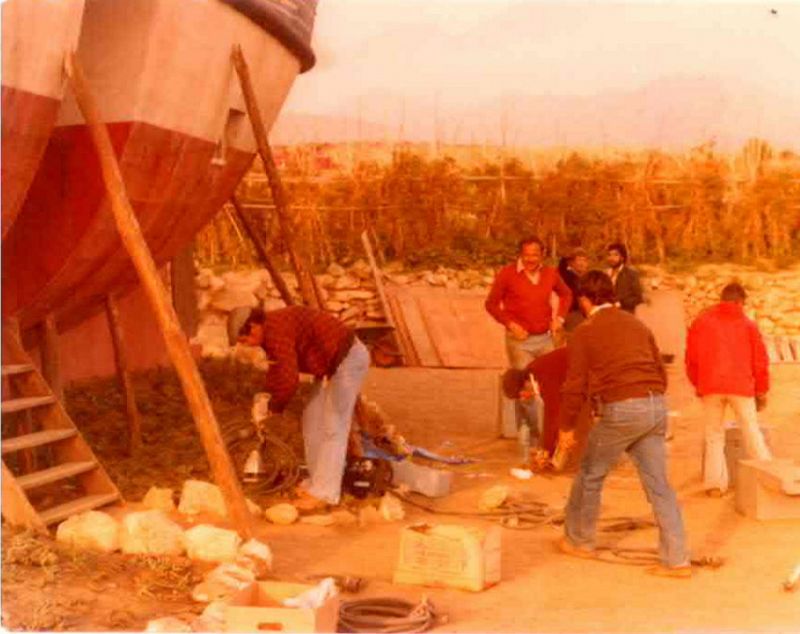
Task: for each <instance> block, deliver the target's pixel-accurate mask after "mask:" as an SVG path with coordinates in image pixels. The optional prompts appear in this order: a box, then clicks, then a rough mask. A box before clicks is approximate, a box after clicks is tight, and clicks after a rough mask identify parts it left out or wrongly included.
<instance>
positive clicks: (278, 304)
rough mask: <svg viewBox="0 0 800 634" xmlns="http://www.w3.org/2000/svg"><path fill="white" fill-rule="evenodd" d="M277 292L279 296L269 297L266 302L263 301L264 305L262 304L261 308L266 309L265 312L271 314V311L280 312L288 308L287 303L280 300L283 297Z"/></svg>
mask: <svg viewBox="0 0 800 634" xmlns="http://www.w3.org/2000/svg"><path fill="white" fill-rule="evenodd" d="M275 292H276V293H277V296H276V297H268V298H267V299H265V300H264V301H263V303H262V304H261V306H262V307H263V308H264V310H266V311H267V312H269V311H271V310H280V309H281V308H286V302H284V301H283V300H282V299H281V298H280V296H281V295H280V293H279V292H278V291H275Z"/></svg>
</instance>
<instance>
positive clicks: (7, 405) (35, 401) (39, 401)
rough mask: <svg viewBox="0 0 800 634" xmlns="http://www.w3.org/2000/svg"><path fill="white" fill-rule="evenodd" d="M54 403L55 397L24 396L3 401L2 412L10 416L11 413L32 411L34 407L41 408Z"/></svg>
mask: <svg viewBox="0 0 800 634" xmlns="http://www.w3.org/2000/svg"><path fill="white" fill-rule="evenodd" d="M55 402H56V397H55V396H53V395H51V394H48V395H47V396H26V397H24V398H12V399H10V400H8V401H3V405H2V411H3V414H10V413H12V412H21V411H22V410H26V409H33V408H34V407H42V406H44V405H50V404H51V403H55Z"/></svg>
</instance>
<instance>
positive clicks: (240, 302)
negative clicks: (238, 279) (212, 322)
mask: <svg viewBox="0 0 800 634" xmlns="http://www.w3.org/2000/svg"><path fill="white" fill-rule="evenodd" d="M239 306H247V307H248V308H255V307H256V306H258V299H257V298H256V296H255V293H253V291H251V290H248V289H245V288H237V287H226V288H222V289H220V290H218V291H216V292H215V293H214V294H213V295H212V297H211V308H214V309H216V310H221V311H222V312H225V313H229V312H230V311H232V310H233V309H234V308H238V307H239Z"/></svg>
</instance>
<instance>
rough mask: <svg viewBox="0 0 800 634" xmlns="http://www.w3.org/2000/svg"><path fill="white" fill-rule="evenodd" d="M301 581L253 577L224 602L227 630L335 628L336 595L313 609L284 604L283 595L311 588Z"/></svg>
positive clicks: (312, 629)
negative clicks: (292, 581) (265, 579)
mask: <svg viewBox="0 0 800 634" xmlns="http://www.w3.org/2000/svg"><path fill="white" fill-rule="evenodd" d="M313 587H314V586H313V585H307V584H304V583H283V582H281V581H257V582H255V583H252V584H250V585H249V586H247V587H246V588H244V589H243V590H241V591H240V592H238V593H236V594H235V595H234V596H233V598H232V599H231V600H230V602H229V603H228V605H226V606H225V631H227V632H335V631H336V625H337V623H338V621H339V597H331V598H330V599H328V600H327V601H325V603H323V604H322V605H321V606H320V607H318V608H316V609H310V608H309V609H303V608H287V607H284V606H283V605H282V604H281V601H283V600H284V599H289V598H291V597H296V596H297V595H299V594H302V593H303V592H305V591H307V590H310V589H311V588H313Z"/></svg>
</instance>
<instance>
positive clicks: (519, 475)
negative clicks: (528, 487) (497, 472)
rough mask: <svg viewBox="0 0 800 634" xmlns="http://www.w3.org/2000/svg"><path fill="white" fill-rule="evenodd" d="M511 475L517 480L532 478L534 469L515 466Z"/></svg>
mask: <svg viewBox="0 0 800 634" xmlns="http://www.w3.org/2000/svg"><path fill="white" fill-rule="evenodd" d="M511 475H512V476H513V477H515V478H516V479H517V480H530V479H531V478H532V477H533V471H531V470H530V469H521V468H520V467H513V468H512V469H511Z"/></svg>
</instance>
